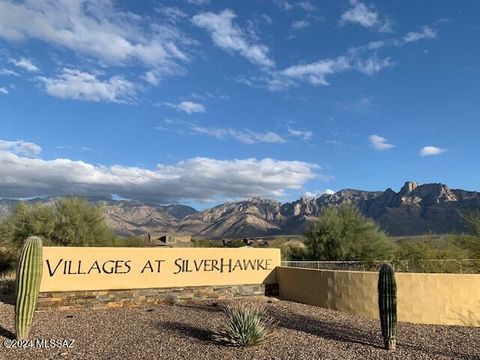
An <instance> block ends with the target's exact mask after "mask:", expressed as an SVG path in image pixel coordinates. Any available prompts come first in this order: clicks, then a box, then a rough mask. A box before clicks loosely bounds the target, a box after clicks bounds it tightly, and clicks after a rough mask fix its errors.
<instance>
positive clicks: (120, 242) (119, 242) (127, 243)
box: [105, 236, 146, 247]
mask: <svg viewBox="0 0 480 360" xmlns="http://www.w3.org/2000/svg"><path fill="white" fill-rule="evenodd" d="M145 244H146V242H145V239H144V238H142V237H141V236H129V237H119V236H116V237H114V238H113V239H112V240H111V242H109V243H108V242H106V243H105V246H113V247H144V246H145Z"/></svg>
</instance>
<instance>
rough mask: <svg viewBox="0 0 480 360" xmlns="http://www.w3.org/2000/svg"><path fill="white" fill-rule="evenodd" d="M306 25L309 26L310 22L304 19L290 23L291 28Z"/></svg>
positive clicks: (300, 27)
mask: <svg viewBox="0 0 480 360" xmlns="http://www.w3.org/2000/svg"><path fill="white" fill-rule="evenodd" d="M308 26H310V23H309V22H308V21H306V20H297V21H294V22H293V23H292V29H293V30H301V29H305V28H306V27H308Z"/></svg>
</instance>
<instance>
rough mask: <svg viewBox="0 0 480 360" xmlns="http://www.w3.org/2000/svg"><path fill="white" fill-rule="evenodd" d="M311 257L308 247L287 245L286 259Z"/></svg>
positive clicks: (296, 259) (295, 259)
mask: <svg viewBox="0 0 480 360" xmlns="http://www.w3.org/2000/svg"><path fill="white" fill-rule="evenodd" d="M308 259H310V256H309V253H308V249H306V248H303V247H300V246H295V245H290V246H287V254H286V259H285V260H286V261H304V260H308Z"/></svg>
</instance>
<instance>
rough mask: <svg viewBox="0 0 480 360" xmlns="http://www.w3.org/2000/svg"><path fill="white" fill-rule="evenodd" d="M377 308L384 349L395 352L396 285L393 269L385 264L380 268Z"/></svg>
mask: <svg viewBox="0 0 480 360" xmlns="http://www.w3.org/2000/svg"><path fill="white" fill-rule="evenodd" d="M378 308H379V311H380V324H381V327H382V336H383V340H384V342H385V348H386V349H387V350H392V351H395V349H396V347H397V284H396V282H395V272H394V270H393V267H392V265H390V264H387V263H385V264H382V266H381V267H380V274H379V277H378Z"/></svg>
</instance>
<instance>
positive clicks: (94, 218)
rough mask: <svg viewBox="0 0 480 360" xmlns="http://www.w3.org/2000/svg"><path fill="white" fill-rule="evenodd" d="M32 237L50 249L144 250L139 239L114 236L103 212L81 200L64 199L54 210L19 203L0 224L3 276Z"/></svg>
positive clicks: (45, 206)
mask: <svg viewBox="0 0 480 360" xmlns="http://www.w3.org/2000/svg"><path fill="white" fill-rule="evenodd" d="M33 235H34V236H38V237H40V238H41V239H42V241H43V243H44V245H47V246H136V247H138V246H144V241H143V239H142V238H140V237H130V238H121V237H118V236H115V235H114V233H113V231H112V230H111V229H110V227H109V226H108V224H107V222H106V221H105V217H104V215H103V212H102V208H101V207H99V206H94V205H91V204H90V203H88V202H87V201H86V200H83V199H81V198H78V197H66V198H61V199H59V200H58V201H56V202H55V204H53V205H51V206H49V205H45V204H37V205H35V204H29V203H22V202H20V203H19V204H18V205H17V206H16V207H15V208H14V209H13V211H12V212H11V213H10V214H9V216H8V217H6V218H5V219H4V220H3V221H1V222H0V273H2V272H6V271H9V270H12V269H14V268H15V265H16V262H17V259H18V256H19V251H20V248H21V247H22V245H23V243H24V241H25V240H26V239H27V238H28V237H29V236H33Z"/></svg>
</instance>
